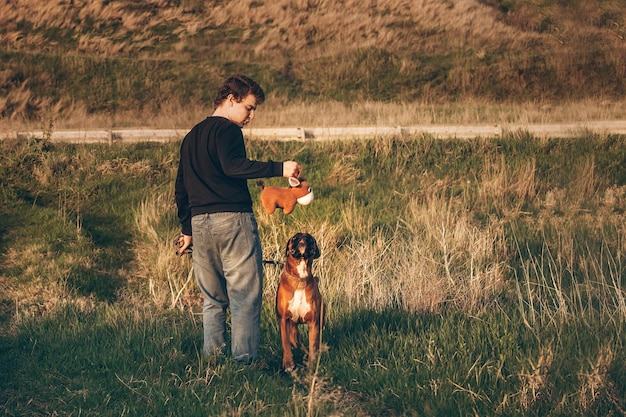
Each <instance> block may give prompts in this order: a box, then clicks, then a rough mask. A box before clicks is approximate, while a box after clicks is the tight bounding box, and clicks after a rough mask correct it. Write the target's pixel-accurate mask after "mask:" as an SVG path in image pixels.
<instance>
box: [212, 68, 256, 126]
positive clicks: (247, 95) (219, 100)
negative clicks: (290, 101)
mask: <svg viewBox="0 0 626 417" xmlns="http://www.w3.org/2000/svg"><path fill="white" fill-rule="evenodd" d="M264 101H265V93H264V92H263V89H262V88H261V86H259V84H257V83H256V81H254V80H253V79H251V78H249V77H246V76H245V75H241V74H236V75H233V76H231V77H229V78H227V79H226V81H224V84H223V85H222V86H221V87H220V88H219V89H218V90H217V94H216V96H215V99H214V100H213V104H215V109H216V112H215V114H216V115H220V116H223V117H226V118H228V119H229V120H230V121H232V122H233V123H235V124H237V125H238V126H239V127H243V126H244V125H245V124H247V123H248V122H250V121H251V120H252V119H253V118H254V112H255V110H256V107H257V106H258V105H259V104H261V103H263V102H264Z"/></svg>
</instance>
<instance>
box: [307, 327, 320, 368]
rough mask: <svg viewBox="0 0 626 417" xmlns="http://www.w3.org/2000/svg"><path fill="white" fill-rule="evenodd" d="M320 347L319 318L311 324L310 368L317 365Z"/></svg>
mask: <svg viewBox="0 0 626 417" xmlns="http://www.w3.org/2000/svg"><path fill="white" fill-rule="evenodd" d="M319 346H320V321H319V317H317V318H315V319H313V320H311V321H310V322H309V361H308V366H309V368H311V367H313V366H314V365H315V358H316V357H317V354H318V351H319Z"/></svg>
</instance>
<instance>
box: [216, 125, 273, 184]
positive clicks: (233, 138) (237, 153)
mask: <svg viewBox="0 0 626 417" xmlns="http://www.w3.org/2000/svg"><path fill="white" fill-rule="evenodd" d="M218 154H219V155H218V157H219V160H220V163H221V165H222V168H223V170H224V173H225V174H226V175H228V176H230V177H234V178H240V179H252V178H269V177H281V176H282V175H283V163H282V162H274V161H272V160H268V161H266V162H265V161H253V160H251V159H248V157H247V156H246V148H245V143H244V139H243V134H242V132H241V129H240V128H239V127H238V126H237V125H234V124H231V125H230V126H229V127H228V129H227V131H226V132H225V134H224V135H220V142H219V144H218Z"/></svg>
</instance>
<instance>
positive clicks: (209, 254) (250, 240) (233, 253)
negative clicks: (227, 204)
mask: <svg viewBox="0 0 626 417" xmlns="http://www.w3.org/2000/svg"><path fill="white" fill-rule="evenodd" d="M191 226H192V230H193V268H194V274H195V277H196V281H197V282H198V285H199V287H200V290H201V291H202V294H203V296H204V303H203V308H202V322H203V327H204V352H205V353H206V354H207V355H211V354H215V353H225V351H226V345H227V342H226V340H227V337H226V310H227V308H228V307H230V313H231V317H230V320H231V340H230V342H231V351H232V355H233V357H234V358H235V359H236V360H237V361H238V362H244V363H249V362H250V361H252V360H253V359H255V358H256V354H257V350H258V347H259V339H260V336H259V327H260V320H261V301H262V299H261V297H262V292H263V258H262V253H261V241H260V239H259V230H258V225H257V222H256V219H255V218H254V215H253V214H252V213H213V214H201V215H196V216H194V217H193V218H192V220H191Z"/></svg>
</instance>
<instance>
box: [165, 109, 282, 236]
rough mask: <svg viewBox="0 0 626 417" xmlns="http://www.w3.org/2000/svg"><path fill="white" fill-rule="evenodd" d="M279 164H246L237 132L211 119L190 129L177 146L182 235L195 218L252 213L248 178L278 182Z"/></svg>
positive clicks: (225, 122)
mask: <svg viewBox="0 0 626 417" xmlns="http://www.w3.org/2000/svg"><path fill="white" fill-rule="evenodd" d="M282 174H283V163H282V162H274V161H271V160H270V161H267V162H261V161H251V160H250V159H248V158H247V156H246V147H245V144H244V140H243V134H242V133H241V129H240V128H239V126H237V125H236V124H234V123H232V122H231V121H229V120H228V119H225V118H223V117H216V116H211V117H207V118H206V119H204V120H203V121H202V122H200V123H198V124H197V125H196V126H194V127H193V129H191V131H190V132H189V133H188V134H187V135H186V136H185V138H184V139H183V142H182V144H181V147H180V161H179V164H178V173H177V175H176V188H175V197H176V205H177V207H178V219H179V220H180V223H181V225H182V232H183V233H184V234H186V235H191V218H192V217H193V216H195V215H197V214H204V213H220V212H252V198H251V197H250V191H249V190H248V182H247V180H248V179H251V178H268V177H280V176H282Z"/></svg>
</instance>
